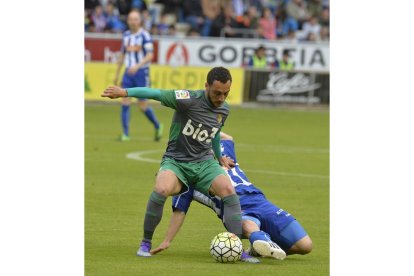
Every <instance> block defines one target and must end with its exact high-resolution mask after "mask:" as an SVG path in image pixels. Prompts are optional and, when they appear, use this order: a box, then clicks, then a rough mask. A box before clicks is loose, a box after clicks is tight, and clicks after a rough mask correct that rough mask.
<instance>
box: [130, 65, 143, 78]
mask: <svg viewBox="0 0 414 276" xmlns="http://www.w3.org/2000/svg"><path fill="white" fill-rule="evenodd" d="M139 68H141V65H139V64H136V65H134V66H132V67H129V68H128V71H127V72H128V75H130V76H132V75H134V74H135V73H136V72H137V71H138V69H139Z"/></svg>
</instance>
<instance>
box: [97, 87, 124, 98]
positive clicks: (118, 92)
mask: <svg viewBox="0 0 414 276" xmlns="http://www.w3.org/2000/svg"><path fill="white" fill-rule="evenodd" d="M126 96H128V95H127V92H126V90H125V89H123V88H121V87H118V86H110V87H108V88H106V89H105V91H104V92H103V94H101V97H108V98H110V99H116V98H121V97H126Z"/></svg>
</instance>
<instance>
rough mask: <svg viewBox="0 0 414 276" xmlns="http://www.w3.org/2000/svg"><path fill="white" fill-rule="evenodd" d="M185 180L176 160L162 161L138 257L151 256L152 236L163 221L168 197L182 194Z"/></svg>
mask: <svg viewBox="0 0 414 276" xmlns="http://www.w3.org/2000/svg"><path fill="white" fill-rule="evenodd" d="M180 179H181V180H180ZM184 179H185V176H184V174H183V172H182V171H181V170H180V168H179V167H178V166H177V164H176V162H175V161H174V160H172V159H164V160H163V161H162V163H161V168H160V170H159V172H158V174H157V178H156V181H155V187H154V191H153V192H152V193H151V195H150V198H149V200H148V204H147V210H146V213H145V218H144V237H143V240H142V242H141V246H140V248H139V250H138V252H137V255H138V256H142V257H149V256H151V254H150V250H151V240H152V236H153V235H154V231H155V228H156V227H157V225H158V224H159V222H160V221H161V218H162V212H163V209H164V204H165V201H166V199H167V197H168V196H170V195H175V194H178V193H180V191H181V190H182V187H183V182H182V181H185V180H184ZM184 183H185V182H184Z"/></svg>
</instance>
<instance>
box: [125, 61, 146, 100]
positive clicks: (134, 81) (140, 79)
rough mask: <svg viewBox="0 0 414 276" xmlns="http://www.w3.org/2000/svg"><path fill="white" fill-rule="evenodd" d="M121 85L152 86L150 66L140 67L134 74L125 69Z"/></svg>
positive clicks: (127, 86) (129, 86)
mask: <svg viewBox="0 0 414 276" xmlns="http://www.w3.org/2000/svg"><path fill="white" fill-rule="evenodd" d="M121 85H122V87H123V88H131V87H149V86H150V77H149V68H148V67H147V68H142V69H139V70H138V71H137V72H136V73H135V74H134V75H132V76H131V75H129V74H128V73H127V70H125V73H124V76H123V78H122V84H121ZM139 100H146V99H139Z"/></svg>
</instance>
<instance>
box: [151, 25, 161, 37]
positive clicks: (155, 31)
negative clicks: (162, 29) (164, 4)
mask: <svg viewBox="0 0 414 276" xmlns="http://www.w3.org/2000/svg"><path fill="white" fill-rule="evenodd" d="M150 34H151V35H159V34H160V33H159V32H158V27H157V24H152V25H151V29H150Z"/></svg>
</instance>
